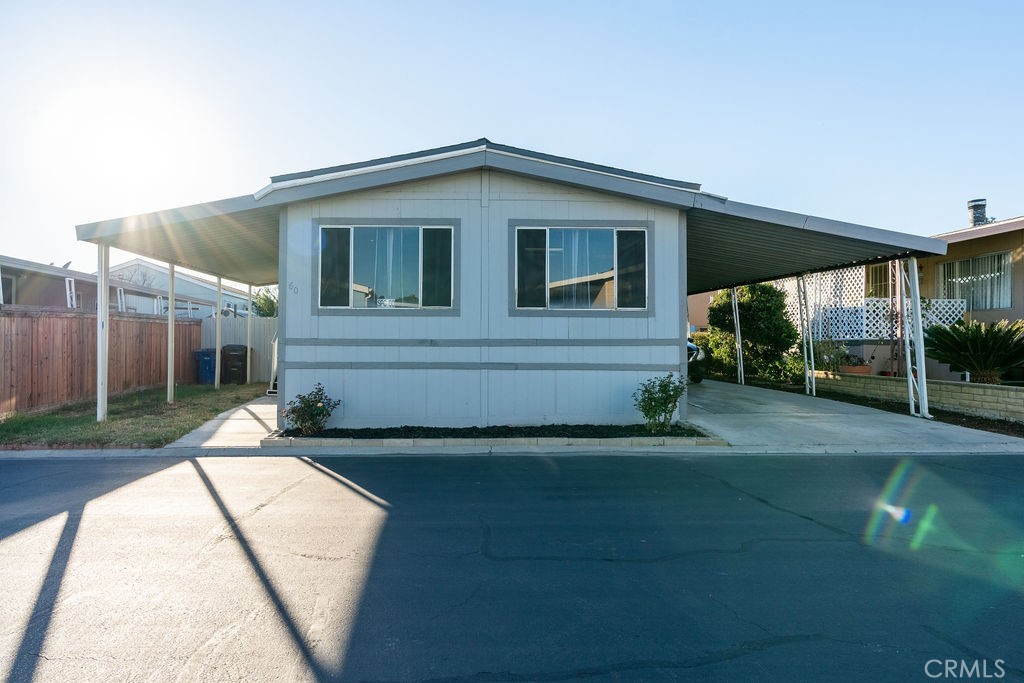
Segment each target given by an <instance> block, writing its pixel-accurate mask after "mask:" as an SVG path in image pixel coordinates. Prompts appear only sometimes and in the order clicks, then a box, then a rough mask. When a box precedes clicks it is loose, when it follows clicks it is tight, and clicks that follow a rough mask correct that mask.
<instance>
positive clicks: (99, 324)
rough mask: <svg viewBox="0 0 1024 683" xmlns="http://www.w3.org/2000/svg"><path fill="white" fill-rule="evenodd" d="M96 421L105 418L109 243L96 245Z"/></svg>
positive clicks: (108, 334)
mask: <svg viewBox="0 0 1024 683" xmlns="http://www.w3.org/2000/svg"><path fill="white" fill-rule="evenodd" d="M96 249H97V251H98V255H97V258H96V277H97V280H96V421H97V422H106V420H107V360H108V358H109V353H108V352H109V349H110V330H109V326H110V245H107V244H99V245H97V246H96Z"/></svg>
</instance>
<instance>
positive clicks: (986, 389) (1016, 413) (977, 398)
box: [815, 372, 1024, 422]
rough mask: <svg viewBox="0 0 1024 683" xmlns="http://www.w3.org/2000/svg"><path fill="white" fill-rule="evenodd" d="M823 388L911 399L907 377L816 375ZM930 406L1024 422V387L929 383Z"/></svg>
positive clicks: (894, 398)
mask: <svg viewBox="0 0 1024 683" xmlns="http://www.w3.org/2000/svg"><path fill="white" fill-rule="evenodd" d="M815 376H816V377H817V385H818V386H819V387H821V388H823V389H827V390H830V391H836V392H841V393H844V394H855V395H858V396H870V397H872V398H882V399H888V400H893V401H906V400H907V378H906V377H883V376H881V375H847V374H843V373H830V372H816V373H815ZM928 405H929V406H930V407H933V408H942V409H944V410H952V411H955V412H958V413H964V414H967V415H977V416H979V417H991V418H995V419H998V420H1013V421H1014V422H1024V387H1010V386H1002V385H995V384H969V383H967V382H946V381H942V380H928Z"/></svg>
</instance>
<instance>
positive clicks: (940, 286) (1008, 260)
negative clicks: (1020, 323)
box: [935, 249, 1013, 311]
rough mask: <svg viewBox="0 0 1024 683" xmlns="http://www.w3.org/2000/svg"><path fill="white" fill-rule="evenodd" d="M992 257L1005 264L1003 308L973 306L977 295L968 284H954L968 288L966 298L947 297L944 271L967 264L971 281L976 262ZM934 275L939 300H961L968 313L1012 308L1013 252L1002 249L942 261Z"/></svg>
mask: <svg viewBox="0 0 1024 683" xmlns="http://www.w3.org/2000/svg"><path fill="white" fill-rule="evenodd" d="M993 256H999V257H1002V258H1003V261H1004V263H1005V264H1006V270H1005V273H1004V274H1005V278H1006V284H1005V287H1006V297H1007V299H1006V305H1005V306H994V307H987V308H980V307H978V306H976V305H975V304H974V297H975V295H976V294H977V292H976V291H975V288H974V287H971V286H970V285H969V283H955V284H961V286H966V287H968V292H967V293H966V296H961V297H956V296H949V295H948V287H947V286H946V282H947V280H946V277H945V271H946V268H947V267H949V266H953V267H955V268H957V269H959V268H961V267H962V266H960V265H959V264H964V263H967V264H969V268H970V271H971V274H970V275H969V276H968V277H970V278H972V279H973V278H974V271H975V263H976V262H977V261H979V260H981V259H985V258H991V257H993ZM935 275H936V279H937V282H936V286H935V291H936V294H940V295H941V297H940V298H944V299H963V300H964V301H965V302H966V304H967V310H969V311H972V310H973V311H1005V310H1008V309H1011V308H1013V252H1012V251H1011V250H1008V249H1002V250H1000V251H991V252H986V253H984V254H974V255H973V256H966V257H964V258H954V259H949V260H947V261H942V262H941V263H939V264H938V266H937V267H936V269H935Z"/></svg>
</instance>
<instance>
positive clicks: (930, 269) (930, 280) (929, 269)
mask: <svg viewBox="0 0 1024 683" xmlns="http://www.w3.org/2000/svg"><path fill="white" fill-rule="evenodd" d="M1002 251H1008V252H1010V256H1011V265H1010V278H1011V285H1010V308H1000V309H992V310H975V311H972V312H970V314H969V315H968V316H967V317H973V318H974V319H975V320H980V321H982V322H998V321H1000V320H1003V319H1006V320H1019V319H1021V318H1024V230H1016V231H1014V232H1008V233H1005V234H1002V235H992V236H991V237H982V238H980V239H974V240H969V241H966V242H953V243H950V245H949V248H948V249H947V251H946V255H945V256H936V257H932V258H922V259H920V260H919V261H918V266H919V268H920V271H921V296H922V297H925V298H933V297H935V296H936V292H937V290H938V278H939V273H940V272H941V264H943V263H947V262H949V261H960V260H963V259H967V258H971V257H972V256H981V255H983V254H993V253H997V252H1002Z"/></svg>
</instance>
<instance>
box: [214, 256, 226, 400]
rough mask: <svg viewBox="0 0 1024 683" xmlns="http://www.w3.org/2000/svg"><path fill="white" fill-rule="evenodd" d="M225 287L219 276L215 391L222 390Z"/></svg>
mask: <svg viewBox="0 0 1024 683" xmlns="http://www.w3.org/2000/svg"><path fill="white" fill-rule="evenodd" d="M223 285H224V283H223V281H222V280H221V277H220V275H218V276H217V311H216V313H215V315H216V316H217V318H216V323H217V324H216V326H215V327H216V330H217V337H216V338H217V341H216V345H217V350H216V352H215V353H214V363H215V365H216V367H214V368H213V388H214V389H220V335H221V331H220V323H221V318H223V317H224V316H223V315H221V312H220V309H221V306H223V305H224V304H223V297H224V286H223Z"/></svg>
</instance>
